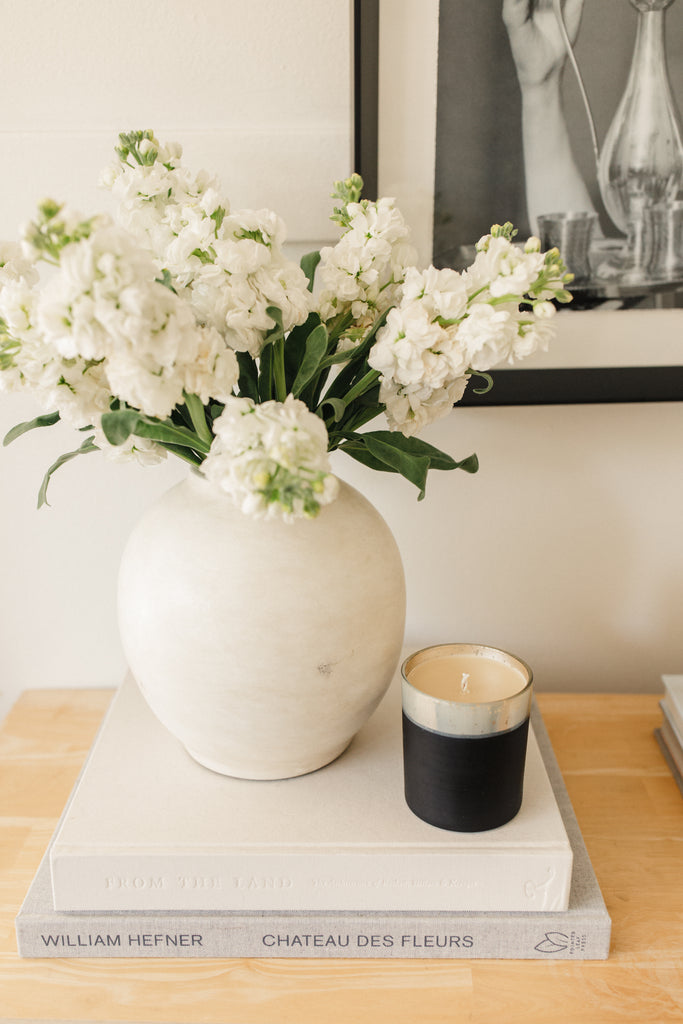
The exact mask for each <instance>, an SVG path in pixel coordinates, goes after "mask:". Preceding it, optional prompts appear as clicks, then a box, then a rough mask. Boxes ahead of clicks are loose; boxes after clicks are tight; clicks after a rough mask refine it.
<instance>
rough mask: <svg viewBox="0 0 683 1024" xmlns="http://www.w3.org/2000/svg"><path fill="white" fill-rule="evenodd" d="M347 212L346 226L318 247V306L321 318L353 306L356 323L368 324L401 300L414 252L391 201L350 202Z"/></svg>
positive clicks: (327, 317)
mask: <svg viewBox="0 0 683 1024" xmlns="http://www.w3.org/2000/svg"><path fill="white" fill-rule="evenodd" d="M347 213H348V216H349V219H350V224H349V228H348V230H347V231H346V232H345V233H344V234H343V235H342V237H341V238H340V240H339V241H338V242H337V244H336V245H335V246H326V247H324V248H323V249H321V250H320V265H319V267H318V276H319V279H320V281H321V292H320V296H319V301H318V308H319V310H320V315H321V317H322V319H323V320H329V319H331V318H332V317H333V316H336V315H338V314H339V313H344V312H346V311H347V310H349V309H350V310H351V313H352V316H353V320H354V322H356V324H360V325H367V324H369V323H371V322H372V319H374V317H375V316H376V315H379V314H380V313H382V312H384V311H385V310H387V309H388V308H389V307H390V306H392V305H393V304H394V303H395V302H396V301H397V299H398V295H399V288H400V285H401V282H402V281H403V278H404V276H405V271H406V268H407V267H408V266H409V265H410V264H411V263H413V262H414V261H415V257H416V253H415V250H414V249H413V247H412V246H411V245H410V244H409V242H408V237H409V230H408V227H407V225H406V223H405V221H404V220H403V217H402V215H401V213H400V212H399V210H398V209H397V208H396V206H395V205H394V200H393V199H388V198H385V199H379V200H378V201H377V202H376V203H370V202H367V201H363V202H360V203H349V204H348V207H347Z"/></svg>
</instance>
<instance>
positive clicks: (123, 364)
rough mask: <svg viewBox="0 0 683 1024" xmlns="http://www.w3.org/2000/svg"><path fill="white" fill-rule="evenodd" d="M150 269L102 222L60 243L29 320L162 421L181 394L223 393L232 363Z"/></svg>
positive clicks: (63, 352) (65, 355) (116, 392)
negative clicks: (52, 271)
mask: <svg viewBox="0 0 683 1024" xmlns="http://www.w3.org/2000/svg"><path fill="white" fill-rule="evenodd" d="M157 273H158V272H157V268H156V266H155V264H154V261H153V260H152V258H151V257H150V256H149V254H147V253H146V252H144V251H143V250H141V249H140V248H139V246H138V245H137V244H136V243H135V241H134V240H133V238H132V237H131V236H130V235H129V234H128V233H127V232H125V231H123V230H122V229H121V228H119V227H117V226H116V225H113V224H112V223H110V222H104V223H102V224H101V225H100V226H98V227H97V228H96V229H95V230H94V231H93V232H92V234H91V235H90V236H89V237H88V238H86V239H83V240H81V241H79V242H77V243H75V244H71V245H67V246H66V247H65V249H64V250H63V252H62V254H61V260H60V266H59V269H58V270H57V272H56V273H55V274H54V276H53V277H52V278H51V279H50V281H49V282H48V283H47V285H46V286H45V288H44V289H43V291H42V293H41V295H40V297H39V299H38V302H37V306H36V311H35V322H36V327H37V328H38V330H39V331H40V333H41V334H42V336H43V338H44V340H45V343H46V345H47V346H48V347H51V348H52V349H54V351H55V352H56V353H57V354H58V355H59V356H60V357H61V358H62V359H63V360H69V359H82V360H85V361H86V362H87V363H99V362H100V361H101V362H102V365H103V372H104V374H105V377H106V381H107V383H108V385H109V388H110V391H111V395H112V396H114V397H116V398H119V399H121V400H122V401H124V402H126V403H127V404H128V405H131V406H133V407H134V408H136V409H139V410H141V411H142V412H144V413H146V414H147V415H149V416H157V417H160V418H162V419H163V418H165V417H167V416H169V415H170V413H171V412H172V410H173V408H174V407H175V406H176V405H177V404H179V403H180V402H182V400H183V392H184V391H193V392H196V393H198V394H201V395H206V396H207V398H206V400H207V401H208V392H209V391H211V392H212V393H211V396H210V397H213V398H217V399H219V400H223V399H224V398H226V397H227V396H228V395H229V394H231V393H232V389H233V387H234V384H235V383H236V381H237V376H238V367H237V361H236V359H235V356H234V353H232V352H229V353H228V352H227V350H226V348H225V344H224V342H223V340H222V338H221V337H220V336H219V335H218V334H217V332H215V331H213V330H212V329H211V328H203V327H200V326H198V325H197V323H196V321H195V318H194V314H193V313H192V310H191V309H190V307H189V306H188V304H187V303H186V302H184V301H183V299H182V298H180V297H179V296H177V295H175V294H174V293H173V292H172V291H170V290H169V289H168V288H166V287H164V285H162V284H160V283H159V281H158V280H156V276H157ZM214 383H215V385H216V386H215V388H213V384H214Z"/></svg>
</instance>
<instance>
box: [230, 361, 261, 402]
mask: <svg viewBox="0 0 683 1024" xmlns="http://www.w3.org/2000/svg"><path fill="white" fill-rule="evenodd" d="M235 355H236V356H237V365H238V366H239V368H240V376H239V390H240V396H242V397H243V398H251V400H252V401H253V402H258V366H257V365H256V360H255V359H254V358H253V357H252V356H250V355H249V353H248V352H235Z"/></svg>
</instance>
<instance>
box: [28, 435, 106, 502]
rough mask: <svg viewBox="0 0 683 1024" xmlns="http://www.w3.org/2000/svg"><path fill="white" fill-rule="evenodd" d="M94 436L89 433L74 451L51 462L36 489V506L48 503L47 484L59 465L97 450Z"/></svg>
mask: <svg viewBox="0 0 683 1024" xmlns="http://www.w3.org/2000/svg"><path fill="white" fill-rule="evenodd" d="M94 437H95V435H94V434H91V436H90V437H86V439H85V441H84V442H83V444H82V445H81V446H80V447H79V448H77V449H76V451H74V452H67V453H66V454H65V455H60V456H59V458H58V459H57V461H56V462H53V463H52V465H51V466H50V468H49V469H48V471H47V473H46V474H45V476H44V477H43V482H42V484H41V486H40V490H39V491H38V508H42V506H43V505H49V502H48V500H47V488H48V484H49V483H50V479H51V478H52V475H53V473H55V472H56V471H57V470H58V469H59V468H60V466H63V465H64V463H65V462H71V460H72V459H75V458H76V456H77V455H88V454H89V452H98V451H99V448H98V447H97V445H96V444H93V440H94Z"/></svg>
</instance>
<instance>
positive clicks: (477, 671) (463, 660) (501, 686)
mask: <svg viewBox="0 0 683 1024" xmlns="http://www.w3.org/2000/svg"><path fill="white" fill-rule="evenodd" d="M408 681H409V682H410V683H411V685H412V686H414V687H415V688H416V689H418V690H421V691H422V693H426V694H427V695H428V696H430V697H436V698H437V699H439V700H449V701H459V702H460V703H465V704H478V703H483V702H485V701H492V700H504V699H505V698H506V697H511V696H512V695H513V694H515V693H519V692H520V690H523V689H524V687H525V686H526V685H527V680H526V678H525V677H524V676H523V675H522V674H521V673H520V672H517V671H515V669H513V668H511V667H510V666H509V665H505V664H504V663H503V662H500V661H495V660H494V659H493V658H484V657H477V656H476V655H474V654H457V655H453V654H444V655H443V656H442V657H436V658H428V659H426V660H425V661H421V662H419V663H418V664H417V665H414V666H413V667H412V668H411V669H410V672H409V674H408Z"/></svg>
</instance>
